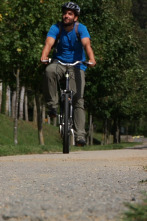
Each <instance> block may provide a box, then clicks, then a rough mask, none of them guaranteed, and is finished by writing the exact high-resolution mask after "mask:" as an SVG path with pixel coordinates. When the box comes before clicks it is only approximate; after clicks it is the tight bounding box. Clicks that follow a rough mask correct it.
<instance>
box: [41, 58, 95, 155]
mask: <svg viewBox="0 0 147 221" xmlns="http://www.w3.org/2000/svg"><path fill="white" fill-rule="evenodd" d="M54 61H56V62H57V63H59V64H61V65H63V66H65V67H66V71H65V74H64V75H65V89H61V87H60V84H59V81H58V79H57V82H58V85H59V88H60V102H59V103H60V114H59V115H58V122H59V132H60V134H61V137H62V139H63V153H64V154H68V153H69V146H70V140H71V137H73V141H74V130H73V106H72V99H73V91H72V90H69V76H70V71H69V68H70V67H73V66H76V65H77V64H79V63H83V64H85V65H87V66H88V65H90V64H91V63H90V62H86V61H84V62H82V61H76V62H74V63H63V62H61V61H60V60H54ZM42 62H43V63H51V62H52V59H50V58H49V60H43V61H42Z"/></svg>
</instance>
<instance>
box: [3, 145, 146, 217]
mask: <svg viewBox="0 0 147 221" xmlns="http://www.w3.org/2000/svg"><path fill="white" fill-rule="evenodd" d="M146 167H147V149H126V150H112V151H87V152H84V151H82V152H81V151H79V152H72V153H70V154H67V155H63V154H61V153H57V154H44V155H25V156H10V157H1V158H0V220H2V221H3V220H9V221H16V220H17V221H18V220H21V221H22V220H23V221H44V220H45V221H47V220H51V221H55V220H56V221H57V220H58V221H65V220H72V221H75V220H76V221H77V220H78V221H106V220H109V221H110V220H111V221H114V220H120V216H121V213H122V212H123V211H124V209H125V206H124V202H131V203H137V202H140V201H141V199H142V193H141V192H142V191H145V190H147V186H146V184H147V183H146V180H147V168H146Z"/></svg>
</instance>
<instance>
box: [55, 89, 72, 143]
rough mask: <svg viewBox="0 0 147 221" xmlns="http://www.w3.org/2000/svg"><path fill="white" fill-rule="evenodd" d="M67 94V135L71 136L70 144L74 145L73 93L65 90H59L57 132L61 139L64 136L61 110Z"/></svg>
mask: <svg viewBox="0 0 147 221" xmlns="http://www.w3.org/2000/svg"><path fill="white" fill-rule="evenodd" d="M66 93H68V94H69V96H68V97H69V98H68V99H69V122H68V124H69V134H70V136H71V138H72V139H71V144H72V145H75V139H74V130H73V128H72V127H73V106H72V100H73V91H67V90H64V91H63V90H61V100H60V114H59V115H58V124H59V132H60V134H61V137H62V136H63V134H64V118H63V116H64V115H63V110H64V100H65V94H66Z"/></svg>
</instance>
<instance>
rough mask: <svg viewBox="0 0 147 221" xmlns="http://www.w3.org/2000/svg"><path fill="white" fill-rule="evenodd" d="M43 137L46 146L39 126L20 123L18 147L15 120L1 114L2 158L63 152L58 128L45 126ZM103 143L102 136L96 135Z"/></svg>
mask: <svg viewBox="0 0 147 221" xmlns="http://www.w3.org/2000/svg"><path fill="white" fill-rule="evenodd" d="M43 135H44V142H45V145H43V146H42V145H39V143H38V130H37V125H36V124H35V123H33V122H25V121H18V145H14V140H13V119H12V118H10V117H8V116H5V115H2V114H0V156H7V155H17V154H40V153H45V152H62V140H61V138H60V135H59V133H58V127H55V126H52V125H48V124H44V125H43ZM94 137H95V139H96V140H99V141H101V137H102V135H101V134H94ZM136 144H138V143H121V144H109V145H98V144H97V145H93V146H85V147H75V146H72V147H71V148H70V151H78V150H85V151H88V150H112V149H122V148H125V147H130V146H134V145H136Z"/></svg>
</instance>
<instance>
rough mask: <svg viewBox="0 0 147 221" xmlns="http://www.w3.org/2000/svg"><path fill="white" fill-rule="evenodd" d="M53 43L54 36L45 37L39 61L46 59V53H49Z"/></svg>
mask: <svg viewBox="0 0 147 221" xmlns="http://www.w3.org/2000/svg"><path fill="white" fill-rule="evenodd" d="M54 43H55V39H54V38H52V37H47V39H46V41H45V46H44V48H43V51H42V56H41V59H40V60H41V61H43V60H47V59H48V55H49V53H50V51H51V49H52V46H53V45H54Z"/></svg>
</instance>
